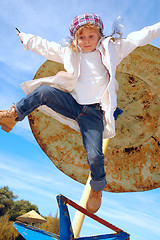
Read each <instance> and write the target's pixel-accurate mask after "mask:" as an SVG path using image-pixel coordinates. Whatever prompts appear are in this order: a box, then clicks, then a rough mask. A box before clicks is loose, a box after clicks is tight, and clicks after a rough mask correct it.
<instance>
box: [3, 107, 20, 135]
mask: <svg viewBox="0 0 160 240" xmlns="http://www.w3.org/2000/svg"><path fill="white" fill-rule="evenodd" d="M16 118H17V112H16V108H15V106H14V105H13V106H12V107H11V108H10V109H9V110H4V111H0V126H1V128H2V129H3V130H4V131H5V132H10V131H11V130H12V128H13V127H14V126H15V125H16V123H17V121H16Z"/></svg>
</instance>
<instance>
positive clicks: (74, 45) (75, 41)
mask: <svg viewBox="0 0 160 240" xmlns="http://www.w3.org/2000/svg"><path fill="white" fill-rule="evenodd" d="M84 28H87V29H94V30H96V31H97V32H98V33H99V37H100V38H101V37H103V33H102V31H101V28H100V27H98V26H96V25H94V24H92V23H89V24H85V25H83V26H82V27H80V28H79V29H78V30H77V31H76V33H75V37H74V39H73V40H72V43H71V45H70V48H71V49H72V50H73V51H74V52H77V53H78V52H79V51H80V49H79V47H78V37H79V36H80V35H81V34H82V33H83V29H84Z"/></svg>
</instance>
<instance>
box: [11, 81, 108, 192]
mask: <svg viewBox="0 0 160 240" xmlns="http://www.w3.org/2000/svg"><path fill="white" fill-rule="evenodd" d="M42 105H46V106H48V107H50V108H51V109H52V110H54V111H56V112H58V113H60V114H62V115H64V116H66V117H68V118H71V119H74V120H75V121H77V123H78V125H79V127H80V131H81V135H82V139H83V145H84V148H85V150H86V153H87V161H88V164H89V167H90V171H91V182H90V184H91V187H92V189H93V190H95V191H101V190H103V189H104V188H105V186H106V174H105V171H104V154H103V152H102V135H103V130H104V125H103V111H102V109H101V107H100V106H99V104H91V105H81V104H78V103H77V102H76V100H75V99H74V98H73V97H72V95H71V94H70V93H67V92H64V91H61V90H59V89H56V88H53V87H50V86H48V85H42V86H40V87H39V88H37V89H36V90H35V91H33V92H32V93H31V94H29V95H28V96H26V97H25V98H23V99H21V100H20V101H19V102H18V103H16V105H15V107H16V110H17V115H18V120H19V121H21V120H23V119H24V117H25V116H27V115H28V114H29V113H31V112H33V111H34V110H35V109H36V108H38V107H39V106H42Z"/></svg>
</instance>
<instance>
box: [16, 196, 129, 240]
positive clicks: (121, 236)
mask: <svg viewBox="0 0 160 240" xmlns="http://www.w3.org/2000/svg"><path fill="white" fill-rule="evenodd" d="M69 201H71V200H69V199H67V198H66V197H64V196H63V195H58V196H57V202H58V205H59V210H60V236H59V235H56V234H53V233H50V232H46V231H43V230H41V229H39V228H36V227H33V226H30V225H27V224H24V223H20V222H15V223H14V224H13V226H14V227H15V228H16V229H17V231H18V232H19V233H20V234H21V235H22V236H23V237H24V238H25V239H26V240H74V239H75V238H74V234H73V231H72V225H71V221H70V216H69V211H68V207H67V203H69V204H70V202H69ZM71 202H72V201H71ZM72 203H73V202H72ZM70 205H71V204H70ZM85 211H86V210H85ZM129 237H130V235H129V234H128V233H126V232H124V231H119V232H117V233H115V234H105V235H97V236H91V237H80V238H76V239H77V240H95V239H98V240H102V239H110V240H127V239H129Z"/></svg>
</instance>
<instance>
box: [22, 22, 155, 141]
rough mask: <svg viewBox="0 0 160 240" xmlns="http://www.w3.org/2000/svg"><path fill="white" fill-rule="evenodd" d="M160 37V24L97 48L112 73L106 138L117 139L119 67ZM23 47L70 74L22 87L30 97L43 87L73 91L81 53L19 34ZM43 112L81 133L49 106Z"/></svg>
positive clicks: (106, 105) (106, 41) (104, 106)
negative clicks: (116, 114)
mask: <svg viewBox="0 0 160 240" xmlns="http://www.w3.org/2000/svg"><path fill="white" fill-rule="evenodd" d="M158 36H160V22H159V23H157V24H154V25H152V26H149V27H145V28H143V29H142V30H140V31H136V32H132V33H130V34H129V35H128V36H127V38H126V39H120V40H116V41H115V42H114V41H113V40H112V38H110V37H107V38H102V39H101V40H100V42H99V44H98V45H97V49H98V50H99V51H100V53H101V56H102V62H103V64H104V65H105V66H106V68H107V69H108V71H109V75H110V80H109V84H108V85H107V88H106V89H105V91H104V93H103V95H102V98H101V106H102V109H103V111H104V124H105V128H104V138H112V137H114V136H115V121H114V117H113V113H114V110H115V109H116V107H117V94H116V91H117V89H118V83H117V81H116V79H115V73H116V67H117V65H118V64H119V63H120V62H121V61H122V59H123V58H125V57H126V56H127V55H128V54H129V53H131V52H132V51H133V50H134V49H135V48H137V47H138V46H144V45H146V44H148V43H150V42H151V41H152V40H153V39H155V38H156V37H158ZM19 37H20V39H21V41H23V45H24V46H25V48H26V49H27V50H28V49H30V50H31V51H33V52H35V53H37V54H39V55H42V56H44V57H45V58H46V59H48V60H51V61H56V62H59V63H63V64H64V68H65V70H66V71H67V73H68V75H66V76H65V75H63V74H61V76H59V75H58V74H57V75H55V76H51V77H47V78H41V79H36V80H34V81H28V82H25V83H23V84H22V89H23V90H24V92H25V93H26V94H27V95H28V94H29V93H31V92H32V91H33V90H34V89H35V88H37V87H38V86H40V85H41V84H47V85H51V86H54V87H57V88H60V89H63V90H65V91H68V92H71V91H72V90H73V88H74V86H75V84H76V81H77V79H78V77H79V74H80V72H79V71H80V61H81V52H79V53H75V52H73V51H72V50H71V49H70V48H69V47H62V46H61V45H60V44H57V43H55V42H48V41H47V40H45V39H42V38H41V37H38V36H34V35H31V34H25V33H20V35H19ZM39 109H40V111H43V112H44V113H46V114H48V115H50V116H52V117H53V118H55V119H57V120H58V121H60V122H62V123H64V124H67V125H69V126H70V127H72V128H74V129H75V130H77V131H79V127H78V124H77V122H76V121H74V120H72V119H69V118H66V117H64V116H62V115H60V114H58V113H56V112H54V111H53V110H51V109H50V108H48V107H47V106H42V107H40V108H39Z"/></svg>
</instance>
